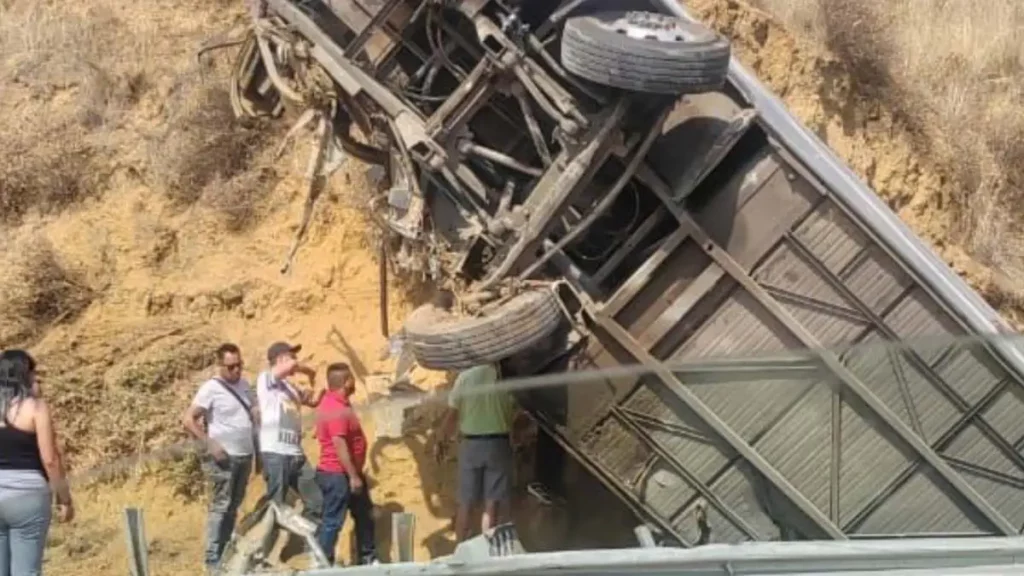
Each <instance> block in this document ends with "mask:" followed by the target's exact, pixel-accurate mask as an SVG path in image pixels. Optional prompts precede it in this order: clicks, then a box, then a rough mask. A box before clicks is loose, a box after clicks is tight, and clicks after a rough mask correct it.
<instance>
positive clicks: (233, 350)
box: [182, 344, 259, 569]
mask: <svg viewBox="0 0 1024 576" xmlns="http://www.w3.org/2000/svg"><path fill="white" fill-rule="evenodd" d="M217 364H218V366H217V375H216V376H214V377H213V378H210V379H209V380H207V381H206V382H204V383H203V384H202V386H200V387H199V391H198V392H197V393H196V395H195V398H194V399H193V400H192V404H191V405H190V406H189V407H188V408H187V409H186V410H185V414H184V416H183V418H182V423H183V424H184V425H185V429H186V430H188V431H189V432H190V433H191V434H192V435H193V436H194V437H195V438H196V439H198V440H199V441H200V442H203V443H204V444H205V446H206V447H207V454H206V455H205V457H204V458H203V470H204V471H205V472H206V476H207V477H208V478H209V480H210V483H211V484H212V491H211V498H210V509H209V513H208V515H207V524H206V557H205V562H206V566H207V568H208V569H212V568H213V567H215V566H216V565H217V563H218V562H220V557H221V555H222V554H223V552H224V547H225V546H226V545H227V543H228V540H229V539H230V538H231V533H232V532H233V531H234V528H235V519H236V517H237V516H238V507H239V506H240V505H241V503H242V500H243V499H245V488H246V485H247V484H248V482H249V474H250V473H251V471H252V468H253V455H254V454H255V450H256V448H255V443H254V438H253V434H254V432H255V424H256V423H257V422H259V409H258V407H257V404H256V401H255V398H254V396H253V393H252V389H251V388H250V386H249V382H247V381H246V380H245V378H242V352H241V351H240V350H239V349H238V346H236V345H234V344H222V345H221V346H220V347H219V348H217Z"/></svg>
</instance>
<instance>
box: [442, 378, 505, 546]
mask: <svg viewBox="0 0 1024 576" xmlns="http://www.w3.org/2000/svg"><path fill="white" fill-rule="evenodd" d="M499 378H500V376H499V371H498V367H497V366H496V365H493V364H484V365H481V366H475V367H473V368H470V369H468V370H465V371H463V372H461V373H459V375H458V377H457V378H456V379H455V386H454V387H453V388H452V391H451V393H450V394H449V396H448V405H449V406H450V407H451V408H452V410H451V412H450V413H449V419H448V423H447V428H448V432H449V433H450V432H451V429H452V428H453V427H454V425H455V423H456V422H458V426H459V433H460V434H461V436H462V442H461V443H460V445H459V488H458V504H459V509H458V513H457V515H456V517H455V533H456V537H457V538H458V540H459V541H460V542H461V541H463V540H465V539H466V538H468V537H469V532H470V515H471V512H472V510H473V508H474V507H475V506H476V505H478V504H479V503H480V502H483V505H484V509H483V516H482V519H481V530H488V529H490V528H493V527H494V526H496V525H498V523H499V516H500V517H501V518H502V519H505V518H507V516H508V511H507V510H508V503H509V495H510V491H511V484H512V478H511V477H512V462H513V457H512V444H511V443H510V441H509V433H510V432H511V431H512V424H513V422H512V420H513V413H514V410H515V401H514V400H513V398H512V395H511V394H510V393H508V392H506V391H504V390H501V389H500V387H499V385H498V380H499Z"/></svg>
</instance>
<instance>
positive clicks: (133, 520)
mask: <svg viewBox="0 0 1024 576" xmlns="http://www.w3.org/2000/svg"><path fill="white" fill-rule="evenodd" d="M124 527H125V536H126V537H127V539H128V540H127V541H128V562H129V563H130V565H129V569H130V571H131V575H132V576H149V547H148V546H147V544H146V528H145V523H144V521H143V518H142V508H125V509H124Z"/></svg>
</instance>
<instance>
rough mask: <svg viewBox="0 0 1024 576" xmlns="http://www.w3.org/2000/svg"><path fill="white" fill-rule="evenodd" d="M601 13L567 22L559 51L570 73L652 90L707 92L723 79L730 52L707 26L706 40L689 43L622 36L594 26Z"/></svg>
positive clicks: (675, 92)
mask: <svg viewBox="0 0 1024 576" xmlns="http://www.w3.org/2000/svg"><path fill="white" fill-rule="evenodd" d="M601 17H602V15H601V14H594V15H584V16H577V17H573V18H570V19H568V20H567V21H566V23H565V27H564V29H563V32H562V50H561V52H562V65H563V66H565V68H566V70H568V71H569V72H571V73H573V74H575V75H577V76H580V77H582V78H585V79H587V80H590V81H592V82H597V83H599V84H603V85H606V86H611V87H613V88H620V89H624V90H631V91H637V92H648V93H656V94H687V93H697V92H707V91H713V90H718V89H720V88H721V87H722V86H723V85H724V84H725V81H726V77H727V75H728V69H729V59H730V57H731V52H732V50H731V46H730V45H729V42H728V41H727V40H726V39H725V38H723V37H721V36H719V35H717V34H714V33H712V32H710V31H708V40H706V41H701V42H692V43H679V44H669V43H661V42H654V41H649V42H645V41H637V40H635V39H623V38H622V37H619V36H618V35H617V34H614V33H612V32H609V31H607V30H605V29H602V28H600V27H598V26H597V25H596V24H595V19H596V18H601ZM604 17H613V15H612V14H611V13H607V14H605V15H604Z"/></svg>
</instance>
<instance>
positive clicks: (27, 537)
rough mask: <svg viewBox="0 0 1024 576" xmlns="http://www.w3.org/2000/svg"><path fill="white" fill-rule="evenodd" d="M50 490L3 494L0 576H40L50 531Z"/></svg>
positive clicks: (0, 507) (8, 491) (1, 501)
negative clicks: (47, 535) (47, 536)
mask: <svg viewBox="0 0 1024 576" xmlns="http://www.w3.org/2000/svg"><path fill="white" fill-rule="evenodd" d="M50 500H51V495H50V491H49V490H34V491H28V490H25V491H20V490H18V491H14V490H5V491H4V493H3V494H0V576H39V575H40V574H42V569H43V548H44V547H45V546H46V533H47V532H48V531H49V529H50V517H51V513H52V510H51V508H50Z"/></svg>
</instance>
